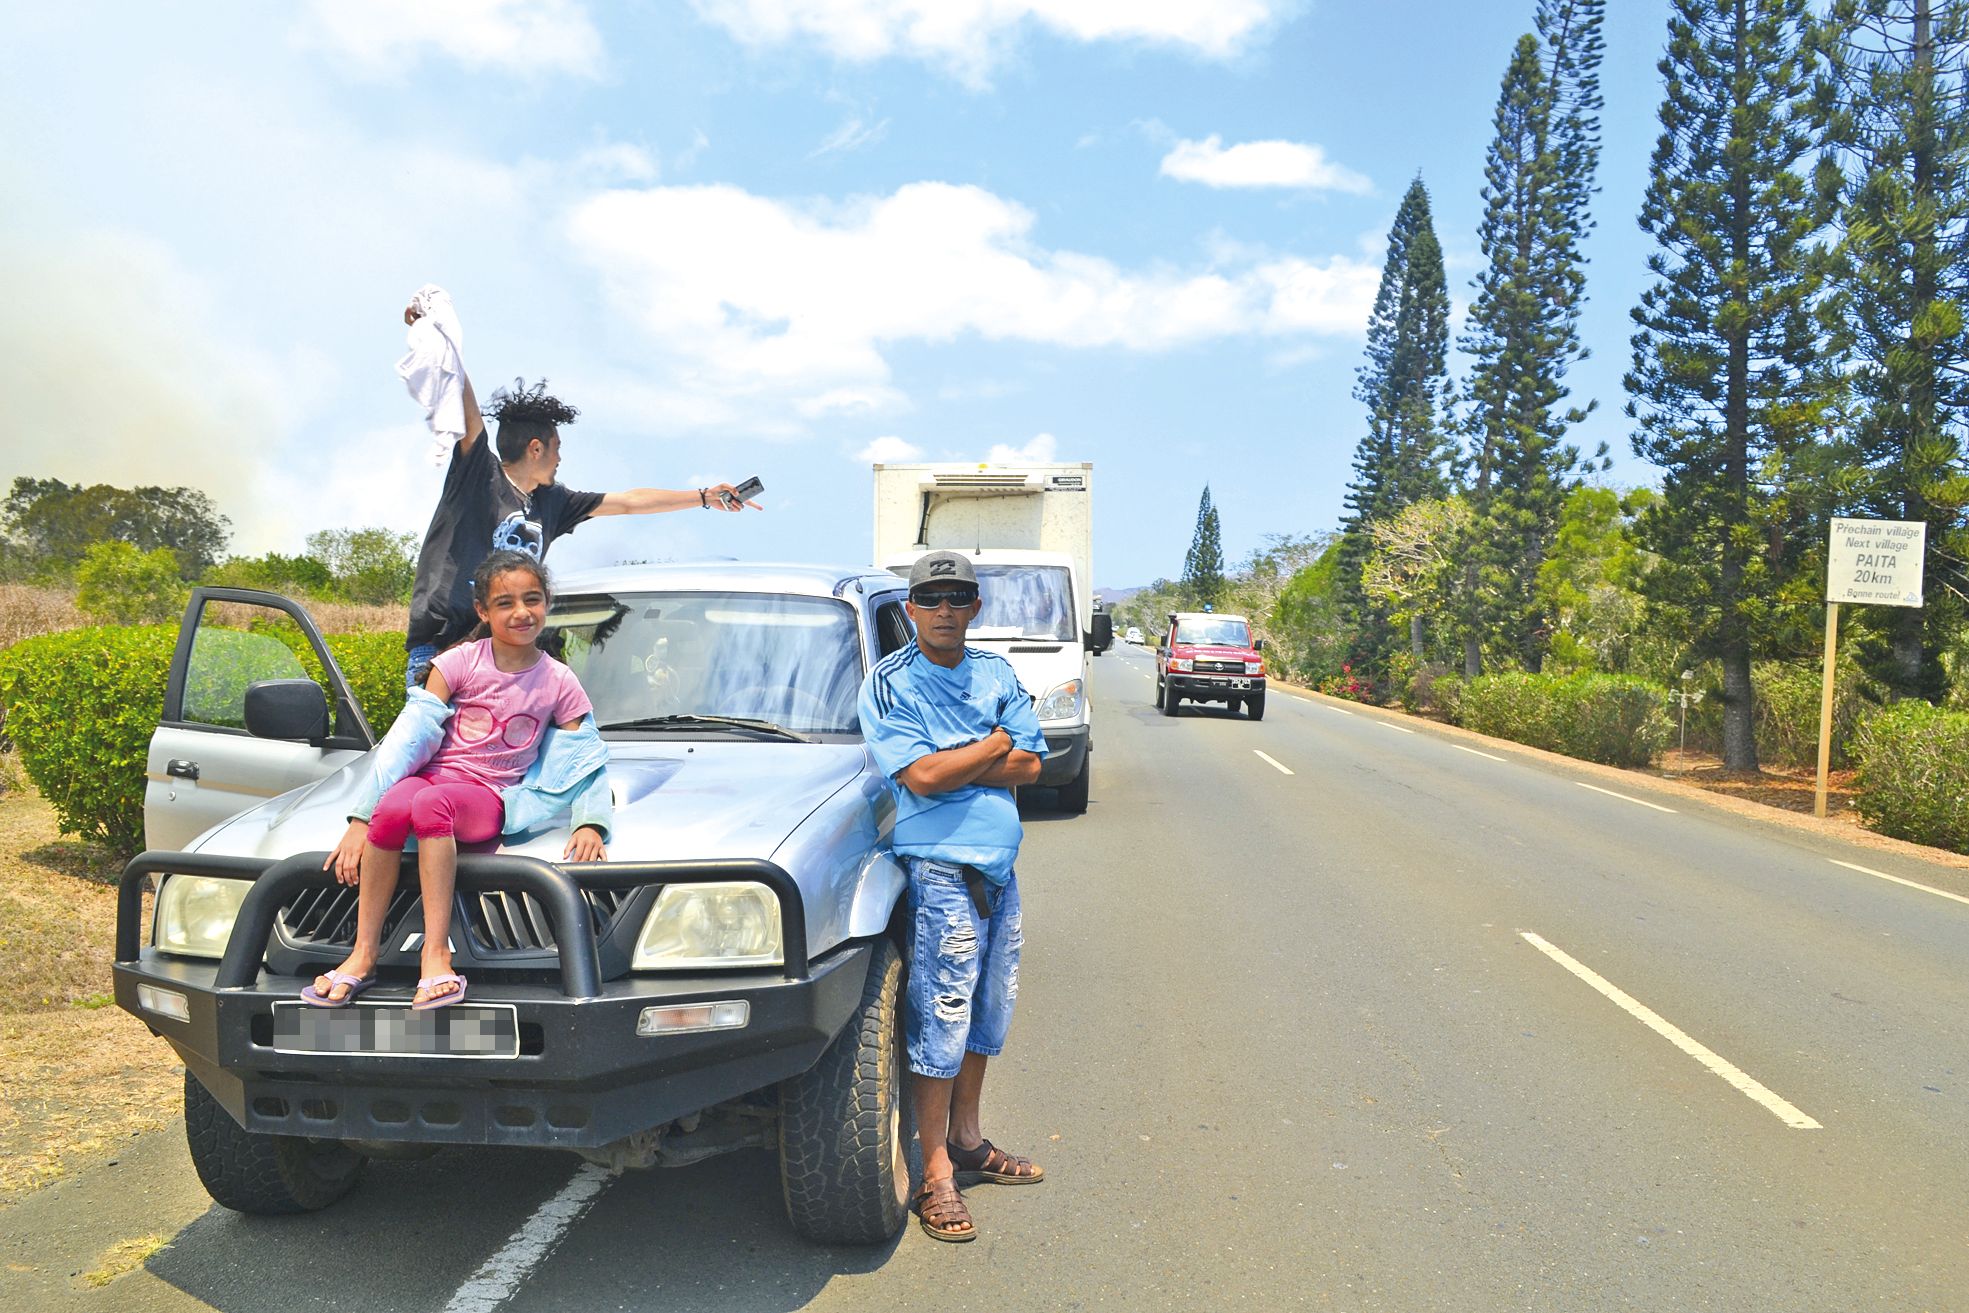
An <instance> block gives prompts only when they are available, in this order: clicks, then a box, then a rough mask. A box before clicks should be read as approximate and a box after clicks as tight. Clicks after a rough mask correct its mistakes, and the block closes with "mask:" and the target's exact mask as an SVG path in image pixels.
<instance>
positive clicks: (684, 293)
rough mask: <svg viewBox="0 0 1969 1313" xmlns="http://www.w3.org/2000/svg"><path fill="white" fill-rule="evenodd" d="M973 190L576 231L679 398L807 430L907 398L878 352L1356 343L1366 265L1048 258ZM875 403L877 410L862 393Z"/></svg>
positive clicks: (642, 200)
mask: <svg viewBox="0 0 1969 1313" xmlns="http://www.w3.org/2000/svg"><path fill="white" fill-rule="evenodd" d="M1034 222H1035V221H1034V217H1033V215H1032V213H1031V212H1030V211H1028V210H1026V209H1025V208H1023V207H1022V206H1019V205H1017V204H1015V203H1013V202H1010V201H1007V200H1005V199H1003V198H1001V197H998V196H996V195H993V194H992V193H990V192H988V191H984V190H983V189H981V188H977V187H965V186H953V185H950V184H945V183H935V182H923V183H912V184H909V185H907V186H904V187H902V188H900V189H899V190H897V191H896V192H894V193H893V194H891V195H888V196H878V197H867V198H858V199H855V200H851V201H848V202H844V203H840V204H822V203H817V204H811V205H806V206H800V205H794V204H789V203H784V202H780V201H777V200H773V199H769V198H766V197H760V196H755V195H752V194H751V193H748V192H745V191H741V190H739V189H737V188H734V187H728V186H709V187H656V188H646V189H636V190H631V189H620V190H614V191H608V192H603V193H600V194H597V195H594V196H592V197H590V198H588V199H587V200H585V201H582V202H580V203H578V204H577V205H576V206H575V207H574V208H573V210H572V211H571V213H570V217H569V220H568V227H567V232H568V236H569V239H570V240H571V241H572V243H573V245H574V247H575V249H576V251H577V252H578V253H579V255H580V256H581V258H583V259H584V260H586V261H587V262H588V264H589V265H590V266H591V267H592V268H593V269H594V270H595V271H596V273H597V274H598V275H599V276H600V278H601V279H602V282H603V284H604V286H605V288H606V289H607V292H608V294H609V298H610V302H611V304H612V305H613V306H614V307H615V308H617V309H618V310H619V311H620V312H621V313H623V314H624V315H625V316H626V317H628V318H629V319H630V320H631V321H632V322H634V323H635V324H637V325H639V326H640V327H641V328H642V329H643V330H644V331H645V332H646V333H647V334H648V335H649V337H650V338H651V339H653V341H654V342H655V343H656V344H657V345H658V346H659V347H660V348H661V351H660V353H659V358H660V359H662V360H664V361H666V362H667V363H668V366H669V367H670V368H671V369H672V370H673V371H674V378H675V380H676V382H677V385H678V386H681V387H685V388H687V389H692V390H697V391H700V392H702V393H704V394H706V395H710V396H715V397H719V398H723V399H724V400H726V401H727V402H732V401H737V400H740V399H744V398H751V399H752V400H753V401H755V402H757V401H762V400H770V399H771V398H773V397H778V398H780V399H781V400H782V402H783V403H784V404H788V405H791V406H793V407H794V408H796V409H797V410H800V411H802V412H803V413H808V414H814V413H820V412H824V411H827V410H834V409H839V408H841V407H840V405H838V404H837V403H839V402H841V401H844V400H845V401H852V403H853V404H855V405H862V404H869V402H868V400H867V398H868V397H872V398H874V400H875V401H876V402H879V403H881V404H895V403H896V402H897V401H899V400H900V397H899V395H898V394H896V393H895V392H894V391H893V389H892V388H890V386H889V377H890V370H889V364H888V361H887V358H886V356H885V351H886V350H887V349H888V348H889V347H890V346H891V345H892V344H895V343H899V342H930V343H947V342H951V341H954V340H957V339H960V338H964V337H978V338H984V339H987V340H992V341H1016V342H1029V343H1039V344H1044V345H1050V346H1059V347H1083V348H1122V349H1126V350H1133V351H1164V350H1169V349H1171V348H1176V347H1181V346H1185V345H1189V344H1194V343H1199V342H1204V341H1209V340H1213V339H1218V338H1223V337H1227V336H1235V335H1243V334H1270V335H1296V334H1302V333H1309V332H1310V333H1342V334H1354V333H1358V332H1360V331H1361V329H1362V327H1363V325H1364V324H1365V323H1366V319H1367V312H1368V308H1369V306H1370V305H1371V304H1372V301H1373V296H1374V288H1375V284H1376V281H1377V279H1378V271H1377V269H1376V268H1375V267H1374V266H1373V265H1371V264H1369V263H1367V262H1366V261H1361V260H1355V259H1353V258H1351V257H1348V256H1344V255H1342V256H1333V257H1330V258H1328V259H1326V260H1324V261H1313V260H1308V259H1304V258H1297V257H1291V258H1269V259H1266V258H1260V257H1258V256H1255V255H1247V256H1242V257H1240V259H1239V260H1238V261H1237V262H1236V263H1234V264H1231V265H1228V266H1220V265H1218V264H1216V263H1213V264H1211V265H1208V266H1206V267H1204V268H1201V269H1196V270H1191V271H1182V270H1177V269H1174V268H1170V267H1166V266H1162V265H1155V266H1150V267H1147V268H1144V269H1138V270H1128V269H1122V268H1119V267H1117V266H1116V265H1114V264H1113V263H1111V262H1110V261H1107V260H1104V259H1101V258H1099V257H1097V256H1092V255H1085V254H1081V253H1078V252H1073V251H1060V250H1048V249H1045V248H1044V247H1041V246H1039V245H1038V244H1037V243H1035V242H1034V241H1033V239H1032V231H1033V227H1034ZM856 389H861V390H864V391H865V392H866V393H867V397H864V396H861V395H858V394H857V393H856V391H855V390H856Z"/></svg>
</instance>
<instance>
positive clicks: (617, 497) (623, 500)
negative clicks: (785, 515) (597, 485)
mask: <svg viewBox="0 0 1969 1313" xmlns="http://www.w3.org/2000/svg"><path fill="white" fill-rule="evenodd" d="M737 491H738V490H737V489H736V488H734V487H732V485H731V484H729V483H714V484H712V485H711V486H710V487H708V488H631V489H629V490H628V491H627V492H605V493H603V494H602V504H601V505H599V506H597V507H596V508H595V514H597V515H656V514H658V513H659V512H662V511H697V510H705V511H737V510H743V509H744V508H745V507H747V506H750V507H751V508H752V509H753V510H755V511H758V510H764V509H765V508H764V507H763V506H761V505H759V503H758V502H755V501H749V502H743V503H740V502H738V501H737V500H736V498H734V500H733V504H732V505H729V506H727V505H726V504H725V502H724V499H723V498H722V497H720V496H719V494H720V493H727V492H728V493H734V494H735V493H736V492H737Z"/></svg>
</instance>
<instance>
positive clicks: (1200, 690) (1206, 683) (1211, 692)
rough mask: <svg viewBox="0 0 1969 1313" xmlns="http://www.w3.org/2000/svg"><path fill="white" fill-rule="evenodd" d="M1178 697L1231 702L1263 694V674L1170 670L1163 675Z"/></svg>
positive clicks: (1201, 700) (1197, 700)
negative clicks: (1187, 672) (1219, 673)
mask: <svg viewBox="0 0 1969 1313" xmlns="http://www.w3.org/2000/svg"><path fill="white" fill-rule="evenodd" d="M1163 679H1164V681H1165V684H1166V685H1167V687H1169V688H1172V689H1174V690H1175V691H1176V695H1177V696H1178V697H1183V698H1188V699H1189V700H1190V701H1192V702H1231V701H1235V700H1236V699H1238V698H1256V697H1263V696H1264V695H1265V677H1264V676H1263V675H1198V674H1184V673H1182V672H1180V671H1172V672H1170V673H1169V674H1167V675H1164V676H1163Z"/></svg>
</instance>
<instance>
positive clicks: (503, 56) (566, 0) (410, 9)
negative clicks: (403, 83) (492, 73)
mask: <svg viewBox="0 0 1969 1313" xmlns="http://www.w3.org/2000/svg"><path fill="white" fill-rule="evenodd" d="M308 15H309V24H308V30H307V32H306V37H307V38H308V39H311V40H312V41H314V42H316V43H318V44H320V45H324V46H326V47H328V48H329V49H331V50H333V51H335V52H336V53H337V54H339V55H342V56H343V57H344V58H345V59H347V61H348V62H349V63H350V64H351V65H352V66H354V67H355V68H356V69H357V70H358V71H360V72H363V73H366V74H370V75H396V74H401V73H402V72H404V71H405V70H407V69H408V68H409V67H410V66H411V65H413V64H414V63H416V61H417V60H418V58H419V57H421V56H423V55H425V54H427V53H432V52H435V53H439V54H443V55H446V56H448V57H449V58H451V59H453V60H456V61H457V62H458V63H460V64H463V65H465V66H466V67H468V68H492V69H501V70H504V71H507V72H512V73H519V74H522V75H529V74H538V73H549V72H558V73H571V74H575V75H577V76H581V77H596V76H599V74H600V73H601V68H602V39H601V35H600V34H599V33H597V32H596V31H595V27H594V24H592V23H590V22H589V21H588V14H587V11H586V10H585V9H584V8H583V7H582V6H581V5H580V4H579V3H578V2H577V0H414V2H413V3H404V0H312V2H311V3H310V4H309V6H308Z"/></svg>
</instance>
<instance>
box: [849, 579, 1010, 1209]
mask: <svg viewBox="0 0 1969 1313" xmlns="http://www.w3.org/2000/svg"><path fill="white" fill-rule="evenodd" d="M907 606H908V611H909V618H910V620H911V621H912V622H914V624H915V625H916V642H915V644H914V645H913V646H910V647H905V648H900V649H898V650H897V651H895V652H892V653H890V654H889V655H888V656H887V657H884V658H883V659H882V661H881V662H880V663H878V664H877V665H876V667H875V669H873V670H871V671H869V673H868V678H867V679H866V680H865V681H863V683H862V688H861V701H860V708H861V726H862V735H863V737H864V739H865V740H866V742H867V744H868V750H869V752H870V753H871V754H872V755H873V756H874V758H875V761H876V764H877V765H879V766H880V767H881V768H882V773H883V774H884V775H886V776H888V778H889V781H890V784H891V787H892V788H893V789H894V792H895V796H896V827H895V834H894V845H895V852H896V855H897V856H898V857H900V858H901V859H902V861H903V863H904V865H905V867H906V868H907V870H908V873H909V906H910V912H911V924H910V971H909V996H908V998H907V1000H906V1006H905V1018H906V1026H905V1030H906V1033H907V1037H908V1048H909V1070H910V1077H911V1079H910V1098H911V1101H912V1102H913V1104H914V1105H915V1111H916V1133H917V1136H918V1138H920V1139H921V1140H922V1143H923V1188H922V1190H921V1191H919V1192H918V1193H917V1195H916V1199H915V1207H916V1212H917V1217H918V1220H919V1221H920V1223H921V1224H922V1227H923V1230H924V1231H926V1232H927V1233H929V1234H930V1235H932V1236H934V1237H936V1238H937V1239H939V1240H949V1241H966V1240H975V1239H976V1238H977V1234H978V1232H977V1227H976V1226H975V1225H974V1224H973V1223H972V1221H971V1214H970V1210H969V1209H968V1208H967V1207H965V1204H964V1199H963V1196H962V1195H960V1194H959V1193H958V1191H957V1185H958V1181H959V1179H960V1178H961V1179H963V1180H964V1181H965V1182H966V1183H971V1182H976V1181H992V1182H996V1183H999V1184H1003V1185H1028V1184H1033V1183H1036V1182H1038V1181H1040V1180H1042V1179H1044V1176H1045V1173H1044V1172H1043V1171H1042V1170H1041V1169H1040V1168H1039V1166H1038V1165H1037V1164H1035V1163H1033V1162H1031V1161H1030V1160H1028V1159H1025V1158H1021V1157H1018V1156H1017V1155H1015V1154H1009V1153H1006V1152H1005V1151H1004V1150H1002V1149H999V1148H997V1147H996V1146H994V1145H993V1144H992V1143H991V1141H989V1140H987V1139H985V1138H984V1132H983V1130H982V1129H981V1125H980V1115H979V1107H980V1102H981V1099H982V1095H983V1092H984V1078H985V1066H986V1064H987V1063H988V1062H989V1061H990V1059H992V1058H993V1057H996V1056H997V1055H998V1054H999V1053H1000V1052H1002V1051H1003V1049H1004V1046H1005V1034H1006V1030H1007V1028H1008V1027H1009V1026H1010V1024H1011V1020H1012V1006H1013V1002H1014V1000H1016V999H1017V997H1018V992H1019V949H1020V947H1021V945H1022V944H1023V943H1024V933H1023V929H1022V927H1021V924H1020V914H1019V885H1018V878H1017V876H1016V874H1015V873H1014V871H1013V869H1012V868H1013V863H1014V861H1015V860H1016V859H1017V857H1018V853H1019V841H1020V839H1021V838H1023V837H1024V831H1023V830H1022V829H1021V827H1020V825H1019V810H1018V804H1017V803H1016V802H1015V801H1014V800H1013V796H1012V790H1013V788H1015V787H1017V786H1018V785H1021V784H1030V783H1032V782H1033V781H1034V780H1036V779H1038V778H1039V762H1040V759H1041V758H1042V757H1044V756H1045V755H1046V738H1045V735H1043V734H1042V733H1040V730H1039V720H1038V718H1037V716H1035V715H1034V713H1033V708H1032V698H1031V696H1030V695H1029V694H1027V692H1026V691H1025V689H1024V688H1023V687H1021V686H1020V684H1019V680H1018V676H1017V675H1015V674H1014V673H1013V672H1012V667H1011V663H1009V662H1008V661H1006V660H1005V659H1004V658H1003V657H1001V656H998V655H996V654H995V653H991V652H985V651H982V650H980V649H977V648H968V647H966V646H965V645H964V634H965V631H966V629H968V628H969V626H970V624H971V622H972V621H973V620H974V619H976V618H977V614H978V611H979V608H980V606H981V603H980V601H979V597H978V576H977V573H976V572H975V571H974V570H973V569H972V568H971V563H970V562H969V561H968V560H966V559H965V558H964V557H963V556H960V555H959V554H958V553H956V552H931V553H929V554H928V555H926V556H923V557H921V558H920V559H918V560H917V562H916V563H915V565H913V566H912V567H911V568H910V571H909V602H908V604H907Z"/></svg>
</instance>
